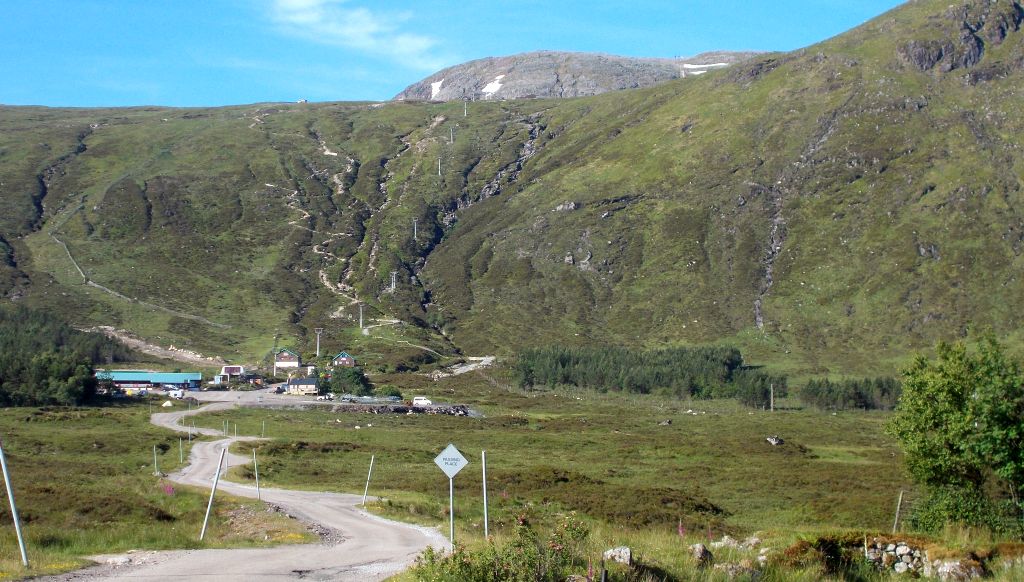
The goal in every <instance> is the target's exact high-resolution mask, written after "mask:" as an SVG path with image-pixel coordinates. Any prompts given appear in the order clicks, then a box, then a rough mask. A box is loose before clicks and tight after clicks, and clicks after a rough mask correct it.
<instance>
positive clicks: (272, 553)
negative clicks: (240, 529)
mask: <svg viewBox="0 0 1024 582" xmlns="http://www.w3.org/2000/svg"><path fill="white" fill-rule="evenodd" d="M232 406H234V404H231V403H214V404H210V405H207V406H204V407H203V408H202V409H198V410H193V411H191V412H185V411H180V412H170V413H157V414H154V415H153V417H152V422H153V424H156V425H158V426H162V427H166V428H169V429H171V430H175V431H179V432H183V431H184V429H183V428H182V427H181V425H180V424H178V423H179V422H180V420H181V419H182V418H183V417H185V416H188V415H189V414H197V413H199V412H202V411H209V410H220V409H226V408H231V407H232ZM199 432H202V433H204V434H209V435H217V434H219V433H218V432H217V431H213V430H210V429H200V431H199ZM247 440H258V439H252V438H245V437H238V438H225V439H221V440H218V441H212V442H199V443H196V444H195V446H194V447H193V448H192V454H191V456H190V457H189V465H187V466H186V467H185V468H184V469H182V470H181V471H180V472H178V473H175V474H173V475H170V476H169V478H170V479H171V480H172V481H174V482H176V483H180V484H184V485H195V486H199V487H210V486H211V485H212V482H213V476H214V473H215V472H216V469H217V459H218V458H219V456H220V451H221V450H222V449H223V448H224V447H226V446H228V445H229V444H231V443H234V442H242V441H247ZM228 457H229V464H230V465H232V466H234V465H239V464H243V463H247V462H251V458H248V457H240V456H238V455H232V454H230V453H229V454H228ZM220 491H225V492H227V493H230V494H232V495H237V496H241V497H256V489H255V487H250V486H248V485H240V484H237V483H232V482H230V481H225V480H224V479H223V478H222V479H221V481H220V485H219V486H218V493H219V492H220ZM261 493H262V499H263V500H264V501H266V502H268V503H273V504H275V505H278V506H280V507H281V508H282V509H284V510H285V511H287V512H288V513H289V514H291V515H294V516H296V517H298V518H299V519H301V520H303V521H305V522H309V523H316V524H319V525H320V526H322V527H325V528H328V529H333V530H337V531H339V532H341V534H342V541H341V542H340V543H337V544H308V545H298V546H281V547H277V548H268V549H237V550H183V551H168V552H138V553H133V554H130V555H117V556H97V557H95V558H96V559H97V560H98V561H99V562H100V563H101V565H100V566H97V567H94V568H88V569H86V570H80V571H78V572H74V573H71V574H66V575H63V576H58V577H53V578H49V579H50V580H108V579H124V580H154V581H155V580H170V579H188V580H238V581H242V580H261V581H262V580H299V579H301V580H345V581H347V580H352V581H356V580H382V579H384V578H387V577H388V576H391V575H393V574H395V573H397V572H400V571H402V570H404V569H406V568H407V567H409V565H411V564H412V562H413V560H414V559H415V557H416V556H417V555H418V554H419V553H420V552H422V551H423V550H424V549H426V547H427V546H433V547H434V548H436V549H439V550H440V549H447V548H448V541H447V540H446V539H445V538H444V537H443V536H442V535H441V534H440V533H439V532H438V531H437V530H435V529H432V528H425V527H418V526H413V525H409V524H404V523H398V522H394V521H390V520H385V519H382V518H379V517H377V516H374V515H370V514H367V513H365V512H363V511H362V510H360V509H359V508H358V504H359V503H360V502H361V501H362V497H361V496H359V495H347V494H340V493H319V492H308V491H291V490H287V489H267V488H263V489H262V491H261ZM197 536H198V532H197Z"/></svg>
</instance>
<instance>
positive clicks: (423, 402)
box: [412, 396, 433, 406]
mask: <svg viewBox="0 0 1024 582" xmlns="http://www.w3.org/2000/svg"><path fill="white" fill-rule="evenodd" d="M431 404H433V402H431V401H430V399H429V398H427V397H426V396H416V397H415V398H413V399H412V405H413V406H430V405H431Z"/></svg>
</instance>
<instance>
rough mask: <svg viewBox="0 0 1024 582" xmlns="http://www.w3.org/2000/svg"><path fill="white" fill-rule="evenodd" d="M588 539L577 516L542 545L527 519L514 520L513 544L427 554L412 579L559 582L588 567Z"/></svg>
mask: <svg viewBox="0 0 1024 582" xmlns="http://www.w3.org/2000/svg"><path fill="white" fill-rule="evenodd" d="M589 535H590V532H589V530H588V529H587V527H586V526H585V525H584V524H583V523H582V522H581V521H579V520H578V519H577V518H576V516H575V514H572V513H570V514H568V515H566V516H565V517H563V518H562V520H561V521H560V522H559V524H558V525H557V526H556V527H555V529H554V530H553V531H551V532H550V533H549V534H548V536H547V538H546V539H542V538H541V537H540V536H539V535H538V534H537V532H536V531H535V530H534V529H533V528H532V527H531V526H530V523H529V520H528V519H527V518H526V516H520V517H519V518H517V520H516V527H515V531H514V532H513V533H512V537H511V539H509V540H508V541H507V542H505V543H503V544H495V543H490V544H488V545H487V546H486V547H484V548H482V549H480V550H475V551H471V550H468V549H466V548H465V547H463V546H458V545H457V546H456V547H455V550H454V551H453V552H452V553H451V554H449V555H442V554H439V553H437V552H435V551H434V550H433V548H428V549H427V550H426V551H425V552H424V553H423V555H422V556H421V557H419V558H417V560H416V566H415V567H414V568H413V570H412V573H413V575H414V576H415V577H416V579H417V580H423V581H430V582H464V581H469V580H472V581H474V582H498V581H505V580H513V581H523V582H526V581H534V580H536V581H551V582H554V581H558V582H561V581H562V580H565V579H566V578H567V577H568V576H569V575H570V574H572V573H574V572H578V571H580V570H581V569H583V568H585V567H586V560H585V558H584V557H583V553H582V548H583V543H584V542H585V541H586V539H587V537H588V536H589Z"/></svg>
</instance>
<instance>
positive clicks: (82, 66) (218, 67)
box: [0, 0, 900, 107]
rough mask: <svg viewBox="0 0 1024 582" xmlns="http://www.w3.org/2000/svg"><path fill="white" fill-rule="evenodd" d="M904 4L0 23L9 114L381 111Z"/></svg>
mask: <svg viewBox="0 0 1024 582" xmlns="http://www.w3.org/2000/svg"><path fill="white" fill-rule="evenodd" d="M899 3H900V2H897V1H895V0H774V1H768V0H745V1H740V0H716V1H714V2H710V1H707V0H676V1H670V0H634V1H632V2H601V1H599V0H589V1H582V0H568V1H561V2H560V1H556V0H547V1H542V0H515V1H512V0H489V1H487V2H465V1H461V2H460V1H454V0H434V1H431V2H408V1H406V2H399V1H388V0H384V1H376V2H371V1H366V0H166V1H165V0H137V1H136V0H22V1H13V2H9V3H6V6H5V8H4V13H5V15H4V19H3V20H2V21H0V54H2V55H3V56H2V57H0V79H2V82H0V103H2V104H11V105H50V106H88V107H92V106H115V105H117V106H121V105H175V106H203V105H229V104H242V103H255V102H263V101H294V100H297V99H301V98H305V99H309V100H310V101H341V100H385V99H390V98H391V97H392V96H394V95H395V94H396V93H398V92H399V91H401V90H402V89H403V88H404V87H405V86H406V85H409V84H410V83H413V82H415V81H418V80H419V79H421V78H423V77H425V76H427V75H428V74H430V73H432V72H434V71H436V70H438V69H441V68H443V67H446V66H450V65H454V64H457V63H460V62H464V61H467V60H471V59H476V58H481V57H486V56H499V55H507V54H514V53H520V52H526V51H531V50H541V49H548V50H569V51H589V52H603V53H610V54H619V55H628V56H651V57H671V56H683V55H692V54H696V53H699V52H703V51H708V50H717V49H726V50H748V49H753V50H792V49H795V48H800V47H803V46H807V45H809V44H813V43H815V42H818V41H820V40H824V39H826V38H829V37H831V36H834V35H836V34H839V33H841V32H843V31H844V30H847V29H849V28H852V27H853V26H856V25H858V24H860V23H862V22H864V21H865V20H868V19H870V18H872V17H873V16H876V15H878V14H881V13H882V12H885V11H886V10H888V9H890V8H893V7H894V6H896V5H898V4H899Z"/></svg>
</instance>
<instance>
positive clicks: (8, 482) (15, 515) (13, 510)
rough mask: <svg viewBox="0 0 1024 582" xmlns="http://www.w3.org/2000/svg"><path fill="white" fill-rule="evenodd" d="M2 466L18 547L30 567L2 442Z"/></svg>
mask: <svg viewBox="0 0 1024 582" xmlns="http://www.w3.org/2000/svg"><path fill="white" fill-rule="evenodd" d="M0 467H2V468H3V471H4V484H5V485H6V486H7V500H8V501H10V502H11V517H12V518H13V519H14V531H15V532H16V533H17V534H18V548H19V549H20V550H21V563H22V564H23V565H24V566H25V567H26V568H28V554H27V553H25V538H24V537H23V536H22V535H21V520H20V519H19V518H18V507H17V506H16V505H15V504H14V486H13V485H11V474H10V473H9V472H8V471H7V457H5V456H4V446H3V443H0Z"/></svg>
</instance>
